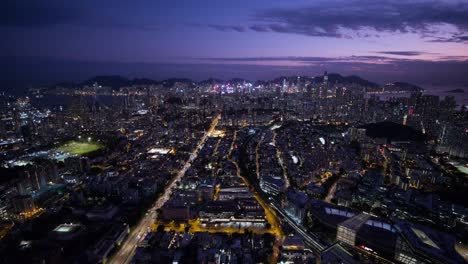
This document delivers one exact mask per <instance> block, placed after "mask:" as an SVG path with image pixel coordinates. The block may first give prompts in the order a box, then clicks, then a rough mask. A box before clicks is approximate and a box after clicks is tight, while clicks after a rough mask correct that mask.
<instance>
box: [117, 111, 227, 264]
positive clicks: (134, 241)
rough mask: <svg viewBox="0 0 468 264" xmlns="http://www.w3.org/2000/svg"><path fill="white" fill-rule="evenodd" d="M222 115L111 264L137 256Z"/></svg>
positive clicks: (214, 122)
mask: <svg viewBox="0 0 468 264" xmlns="http://www.w3.org/2000/svg"><path fill="white" fill-rule="evenodd" d="M220 119H221V115H220V114H219V115H218V116H216V118H215V119H214V120H213V122H212V123H211V126H210V128H209V129H208V130H207V131H206V132H205V134H204V135H203V137H202V138H201V139H200V141H199V142H198V144H197V146H196V147H195V149H194V150H193V151H192V153H191V154H190V157H189V159H188V160H187V161H186V162H185V164H184V166H183V167H182V168H181V169H180V171H179V172H178V173H177V175H176V176H175V177H174V178H173V179H172V181H171V182H170V183H169V184H168V185H167V186H166V189H165V190H164V193H163V194H162V195H161V196H160V197H159V198H158V199H157V200H156V202H155V203H154V204H153V206H152V207H151V209H149V210H148V214H146V215H145V216H144V217H143V218H142V219H141V220H140V222H139V223H138V224H137V225H136V226H135V227H134V228H133V230H132V231H131V232H130V234H129V235H128V237H127V239H126V240H125V242H124V243H123V244H122V247H121V248H120V250H119V251H118V252H116V254H115V255H114V256H113V257H112V258H110V259H109V263H110V264H127V263H130V261H131V260H132V257H133V255H134V254H135V249H136V247H137V246H138V243H139V242H140V241H141V240H143V238H144V237H145V235H146V233H147V232H148V230H149V229H150V228H151V225H152V224H153V223H154V221H155V219H156V210H157V209H159V208H161V207H162V206H163V205H164V204H165V203H166V202H167V200H169V198H170V197H171V195H172V191H173V189H174V187H175V186H176V183H177V182H178V181H180V179H181V178H182V177H183V176H184V175H185V172H186V171H187V170H188V169H189V168H190V166H191V165H192V162H193V161H194V160H195V159H196V158H197V156H198V153H199V152H200V150H201V149H202V148H203V146H204V145H205V143H206V140H207V139H208V137H209V136H210V135H211V133H212V132H213V130H214V129H215V127H216V125H218V122H219V120H220Z"/></svg>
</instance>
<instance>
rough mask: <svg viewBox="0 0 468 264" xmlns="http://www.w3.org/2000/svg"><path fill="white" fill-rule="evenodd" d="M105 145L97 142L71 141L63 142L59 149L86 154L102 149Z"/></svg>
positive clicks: (75, 153) (76, 153)
mask: <svg viewBox="0 0 468 264" xmlns="http://www.w3.org/2000/svg"><path fill="white" fill-rule="evenodd" d="M103 147H104V146H103V145H101V144H99V143H97V142H78V141H69V142H67V143H65V144H63V145H62V146H60V147H58V148H57V149H58V150H61V151H64V152H68V153H71V154H74V155H84V154H87V153H90V152H93V151H96V150H99V149H102V148H103Z"/></svg>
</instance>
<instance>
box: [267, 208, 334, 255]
mask: <svg viewBox="0 0 468 264" xmlns="http://www.w3.org/2000/svg"><path fill="white" fill-rule="evenodd" d="M270 205H271V207H273V209H275V211H276V213H278V214H279V215H281V216H282V217H283V220H284V221H286V222H287V223H288V224H289V225H290V226H291V227H292V228H293V229H294V230H295V231H296V232H297V233H298V234H299V235H301V236H302V237H303V238H304V240H305V241H306V243H307V244H308V245H309V246H311V247H312V249H313V250H314V251H315V252H316V253H320V252H321V251H323V250H324V249H325V248H326V247H325V245H323V244H322V243H320V242H319V241H318V238H316V237H315V236H313V235H312V234H310V233H308V232H307V231H306V230H305V229H304V228H303V227H302V226H300V225H298V224H296V222H294V220H292V219H291V218H290V217H289V216H288V215H287V214H286V213H285V212H284V211H283V209H281V208H280V207H278V206H276V205H275V203H274V202H270Z"/></svg>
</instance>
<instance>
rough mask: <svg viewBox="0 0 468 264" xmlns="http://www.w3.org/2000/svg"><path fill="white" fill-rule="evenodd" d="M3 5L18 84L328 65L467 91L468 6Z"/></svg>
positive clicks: (7, 52) (0, 16) (7, 50)
mask: <svg viewBox="0 0 468 264" xmlns="http://www.w3.org/2000/svg"><path fill="white" fill-rule="evenodd" d="M1 5H2V6H1V8H0V10H1V11H0V34H1V36H2V41H1V42H0V47H1V49H0V56H1V57H2V58H3V60H2V63H1V68H2V70H6V72H7V73H9V74H8V76H7V77H3V78H2V80H3V79H4V80H6V81H5V82H4V83H8V84H11V83H13V82H20V83H21V82H22V83H30V84H35V83H37V82H48V81H62V80H65V79H67V78H71V79H76V78H87V77H91V75H96V74H112V73H116V74H122V75H125V76H127V77H149V78H165V77H190V78H195V79H203V78H208V77H211V76H214V77H217V76H221V77H245V78H250V79H260V78H268V77H270V75H273V74H278V75H281V74H282V73H284V74H295V73H297V74H310V75H313V74H317V73H319V72H322V71H323V70H324V69H327V70H329V71H331V72H338V73H343V74H357V75H361V76H364V77H367V78H369V79H371V80H374V81H378V82H385V81H392V80H394V79H398V80H404V81H414V82H417V83H428V84H445V83H446V84H449V85H467V84H468V70H467V69H468V68H467V65H468V62H467V61H468V19H467V18H468V0H465V1H449V0H445V1H435V0H417V1H403V0H383V1H375V0H362V1H358V0H327V1H321V0H315V1H300V0H288V1H273V0H236V1H221V0H197V1H192V0H165V1H158V0H136V1H122V0H113V1H110V0H102V1H96V0H80V1H75V0H47V1H43V0H6V1H2V3H1ZM83 65H87V66H86V69H83V68H82V66H83ZM164 65H167V67H164ZM224 65H228V67H224ZM244 65H247V66H248V67H242V66H244ZM39 68H41V69H39ZM110 70H113V71H115V72H110ZM39 72H40V74H39ZM427 73H430V74H429V75H428V74H427ZM86 75H89V76H86ZM425 75H428V76H426V77H425ZM272 77H274V76H272ZM447 77H448V78H447Z"/></svg>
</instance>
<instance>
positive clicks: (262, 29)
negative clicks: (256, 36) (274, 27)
mask: <svg viewBox="0 0 468 264" xmlns="http://www.w3.org/2000/svg"><path fill="white" fill-rule="evenodd" d="M249 29H250V30H253V31H256V32H268V31H270V30H269V29H268V27H265V26H260V25H254V26H250V27H249Z"/></svg>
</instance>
